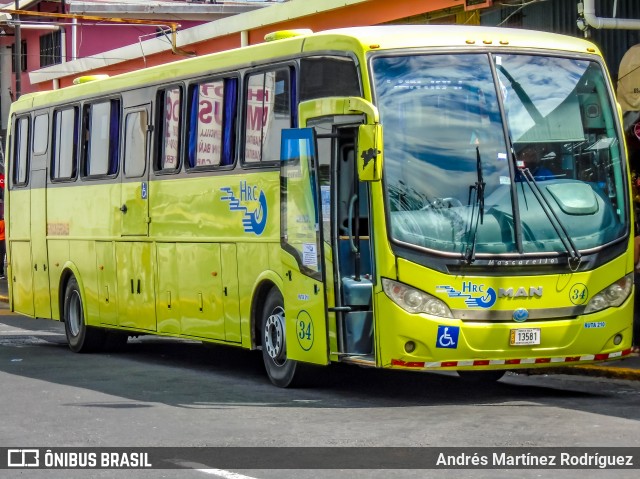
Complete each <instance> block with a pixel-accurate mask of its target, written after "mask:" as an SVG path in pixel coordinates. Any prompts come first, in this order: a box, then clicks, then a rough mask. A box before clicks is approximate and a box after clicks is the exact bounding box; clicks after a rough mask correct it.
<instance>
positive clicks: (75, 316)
mask: <svg viewBox="0 0 640 479" xmlns="http://www.w3.org/2000/svg"><path fill="white" fill-rule="evenodd" d="M63 319H64V331H65V333H66V335H67V344H68V345H69V349H71V351H73V352H74V353H90V352H93V351H98V350H100V349H102V347H103V345H104V340H105V331H104V330H103V329H100V328H92V327H90V326H87V324H86V320H85V315H84V307H83V305H82V295H81V294H80V288H79V287H78V281H76V278H75V277H73V276H72V277H71V279H69V282H68V283H67V288H66V289H65V293H64V309H63Z"/></svg>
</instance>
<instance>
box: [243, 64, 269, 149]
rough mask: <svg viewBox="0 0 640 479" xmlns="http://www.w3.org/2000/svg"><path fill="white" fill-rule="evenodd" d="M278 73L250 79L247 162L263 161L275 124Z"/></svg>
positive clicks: (246, 146)
mask: <svg viewBox="0 0 640 479" xmlns="http://www.w3.org/2000/svg"><path fill="white" fill-rule="evenodd" d="M275 79H276V73H275V72H267V73H265V74H264V75H254V76H253V77H251V78H250V79H249V85H248V92H247V124H246V130H245V134H246V138H245V159H246V161H261V160H262V149H263V146H264V143H265V142H266V141H267V138H268V137H269V129H270V127H271V125H272V123H273V122H274V119H275V117H274V108H273V106H274V101H275V92H274V85H275Z"/></svg>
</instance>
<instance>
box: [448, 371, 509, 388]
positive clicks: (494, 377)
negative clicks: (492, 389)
mask: <svg viewBox="0 0 640 479" xmlns="http://www.w3.org/2000/svg"><path fill="white" fill-rule="evenodd" d="M506 373H507V371H504V370H499V369H494V370H490V371H458V376H460V378H461V379H462V380H463V381H465V382H468V383H471V384H490V383H495V382H497V381H500V379H502V377H503V376H504V375H505V374H506Z"/></svg>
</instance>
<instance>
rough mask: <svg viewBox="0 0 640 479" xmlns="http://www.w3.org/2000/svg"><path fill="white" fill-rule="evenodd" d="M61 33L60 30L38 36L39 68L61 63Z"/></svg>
mask: <svg viewBox="0 0 640 479" xmlns="http://www.w3.org/2000/svg"><path fill="white" fill-rule="evenodd" d="M61 52H62V34H61V32H60V30H58V31H55V32H51V33H47V34H46V35H42V36H41V37H40V68H43V67H48V66H49V65H57V64H58V63H62V53H61Z"/></svg>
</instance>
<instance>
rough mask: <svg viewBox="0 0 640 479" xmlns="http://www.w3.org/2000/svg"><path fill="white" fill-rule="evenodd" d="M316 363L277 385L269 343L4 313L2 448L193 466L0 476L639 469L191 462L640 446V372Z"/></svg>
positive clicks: (238, 477)
mask: <svg viewBox="0 0 640 479" xmlns="http://www.w3.org/2000/svg"><path fill="white" fill-rule="evenodd" d="M315 372H316V373H317V374H314V380H313V382H312V384H310V385H309V386H308V387H305V388H301V389H278V388H276V387H274V386H272V385H271V383H270V382H269V381H268V379H267V377H266V375H265V373H264V371H263V366H262V359H261V356H260V354H259V353H257V352H249V351H243V350H239V349H234V348H229V347H205V346H203V345H202V344H200V343H199V342H195V341H182V340H173V339H164V338H158V337H153V336H146V337H141V338H135V339H130V341H129V343H128V344H127V346H126V347H125V348H124V349H123V350H122V351H120V352H117V353H108V354H107V353H102V354H92V355H86V354H74V353H72V352H71V351H70V350H69V349H68V348H67V346H66V342H65V338H64V329H63V327H62V325H61V324H60V323H58V322H54V321H50V320H42V319H36V320H34V319H27V318H23V317H20V316H16V315H12V314H10V313H8V311H6V310H0V385H1V392H0V402H1V404H2V420H1V421H0V446H1V447H10V448H25V447H42V448H54V447H63V446H66V447H95V448H98V449H99V448H108V447H123V448H127V447H131V448H134V449H135V448H141V447H171V448H175V454H174V456H175V457H174V459H173V460H174V461H175V464H176V467H184V466H188V467H191V468H192V469H191V470H186V469H183V470H149V471H115V470H91V471H88V470H84V471H68V470H65V471H60V470H59V471H46V470H29V471H19V470H9V471H0V476H2V477H29V478H31V477H36V478H38V477H47V478H48V477H82V478H85V477H96V478H109V477H136V478H137V477H141V478H146V477H154V478H155V477H167V478H174V477H175V478H181V477H187V478H192V477H193V478H198V477H224V478H232V477H233V478H235V479H242V478H243V477H259V478H265V479H266V478H276V477H278V478H298V477H299V478H306V477H308V478H314V479H319V478H324V477H327V478H328V477H381V478H382V477H385V478H386V477H409V478H413V477H416V478H417V477H456V478H465V477H487V478H489V477H491V478H494V477H496V478H500V477H505V478H506V477H510V478H512V477H576V478H580V479H584V478H591V477H593V478H596V477H597V478H600V477H616V478H624V477H634V478H635V477H636V476H637V470H636V471H629V470H617V471H614V470H612V471H601V470H598V469H590V470H577V469H574V470H567V471H559V470H469V469H463V470H446V471H444V470H438V471H433V470H414V469H412V468H410V467H409V466H407V469H402V470H367V471H363V470H348V469H343V470H330V469H320V470H289V469H286V470H279V469H275V468H274V469H260V470H255V469H252V470H248V469H246V468H243V467H236V468H221V469H212V466H211V464H203V463H197V462H193V461H192V459H190V455H189V454H188V452H189V451H190V449H189V448H195V447H220V446H224V447H227V446H242V447H278V446H289V447H295V446H304V447H310V448H314V447H316V448H317V447H340V448H342V447H353V446H356V447H371V446H373V447H401V448H402V447H427V448H431V447H443V446H450V447H463V446H469V447H498V448H505V447H513V446H518V447H524V448H532V447H567V446H577V447H587V446H592V447H597V448H602V447H606V446H615V447H619V446H632V447H637V446H640V438H639V434H638V420H639V419H640V407H639V406H640V381H626V380H619V379H606V378H597V377H588V376H574V375H571V376H568V375H555V374H554V375H544V374H543V375H532V376H529V375H526V374H512V373H509V374H508V375H507V376H506V377H505V378H504V379H503V380H501V381H500V382H499V383H496V384H492V385H484V386H473V385H470V384H468V383H465V382H463V381H461V380H460V379H459V378H457V376H456V375H455V374H451V373H449V374H435V373H415V372H406V373H405V372H397V371H380V370H372V369H362V368H357V367H354V366H343V365H336V366H331V367H329V368H320V369H317V370H316V371H315ZM181 448H183V449H181ZM268 451H269V450H264V449H259V450H256V453H259V454H266V455H268V454H269V452H268ZM274 451H276V450H274ZM330 463H331V454H328V457H327V467H329V464H330ZM239 466H241V464H239Z"/></svg>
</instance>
